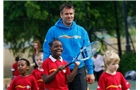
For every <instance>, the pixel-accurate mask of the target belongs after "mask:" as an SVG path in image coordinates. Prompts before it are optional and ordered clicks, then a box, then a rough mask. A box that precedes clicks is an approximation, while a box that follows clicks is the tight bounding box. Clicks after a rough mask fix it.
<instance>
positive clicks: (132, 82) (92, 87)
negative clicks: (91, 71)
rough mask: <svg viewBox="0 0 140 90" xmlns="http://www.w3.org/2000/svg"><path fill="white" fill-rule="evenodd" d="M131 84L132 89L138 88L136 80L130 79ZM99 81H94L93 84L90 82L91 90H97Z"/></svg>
mask: <svg viewBox="0 0 140 90" xmlns="http://www.w3.org/2000/svg"><path fill="white" fill-rule="evenodd" d="M128 82H129V83H130V85H131V87H130V90H136V81H133V80H129V81H128ZM96 87H97V82H94V83H93V84H89V88H90V90H96Z"/></svg>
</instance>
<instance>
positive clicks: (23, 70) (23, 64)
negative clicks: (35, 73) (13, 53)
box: [18, 60, 29, 75]
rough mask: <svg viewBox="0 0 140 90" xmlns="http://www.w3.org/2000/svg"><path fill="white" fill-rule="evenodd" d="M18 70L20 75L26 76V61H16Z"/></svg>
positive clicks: (27, 67) (27, 68)
mask: <svg viewBox="0 0 140 90" xmlns="http://www.w3.org/2000/svg"><path fill="white" fill-rule="evenodd" d="M18 70H19V72H20V74H21V75H25V74H26V72H27V71H28V70H29V66H27V64H26V61H24V60H19V61H18Z"/></svg>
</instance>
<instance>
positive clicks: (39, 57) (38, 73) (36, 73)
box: [31, 52, 45, 90]
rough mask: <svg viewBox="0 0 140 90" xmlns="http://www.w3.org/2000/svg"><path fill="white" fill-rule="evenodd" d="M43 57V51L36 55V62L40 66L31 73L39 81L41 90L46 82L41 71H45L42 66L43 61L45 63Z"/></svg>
mask: <svg viewBox="0 0 140 90" xmlns="http://www.w3.org/2000/svg"><path fill="white" fill-rule="evenodd" d="M42 58H43V53H42V52H39V53H37V54H36V55H35V62H36V64H37V66H38V67H37V68H36V69H34V70H33V71H32V73H31V74H32V75H33V76H34V77H35V79H36V81H37V84H38V87H39V90H44V89H45V83H44V82H43V80H42V76H41V73H42V72H43V71H44V70H43V68H42V63H43V61H42Z"/></svg>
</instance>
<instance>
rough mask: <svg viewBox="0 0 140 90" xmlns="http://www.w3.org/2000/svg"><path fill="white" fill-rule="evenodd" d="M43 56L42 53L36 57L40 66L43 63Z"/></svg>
mask: <svg viewBox="0 0 140 90" xmlns="http://www.w3.org/2000/svg"><path fill="white" fill-rule="evenodd" d="M42 57H43V55H40V56H36V57H35V59H36V64H37V66H38V67H42V63H43V61H42Z"/></svg>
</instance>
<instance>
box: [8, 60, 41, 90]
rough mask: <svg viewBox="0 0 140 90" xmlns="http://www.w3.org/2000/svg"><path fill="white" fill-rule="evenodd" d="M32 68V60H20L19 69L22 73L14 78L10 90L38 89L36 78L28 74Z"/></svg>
mask: <svg viewBox="0 0 140 90" xmlns="http://www.w3.org/2000/svg"><path fill="white" fill-rule="evenodd" d="M29 68H30V62H29V61H28V60H27V59H25V58H21V59H19V61H18V70H19V72H20V75H19V76H17V77H16V78H15V79H13V80H12V82H11V83H10V86H9V87H8V90H38V86H37V83H36V80H35V78H34V76H33V75H27V71H28V70H29Z"/></svg>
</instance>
